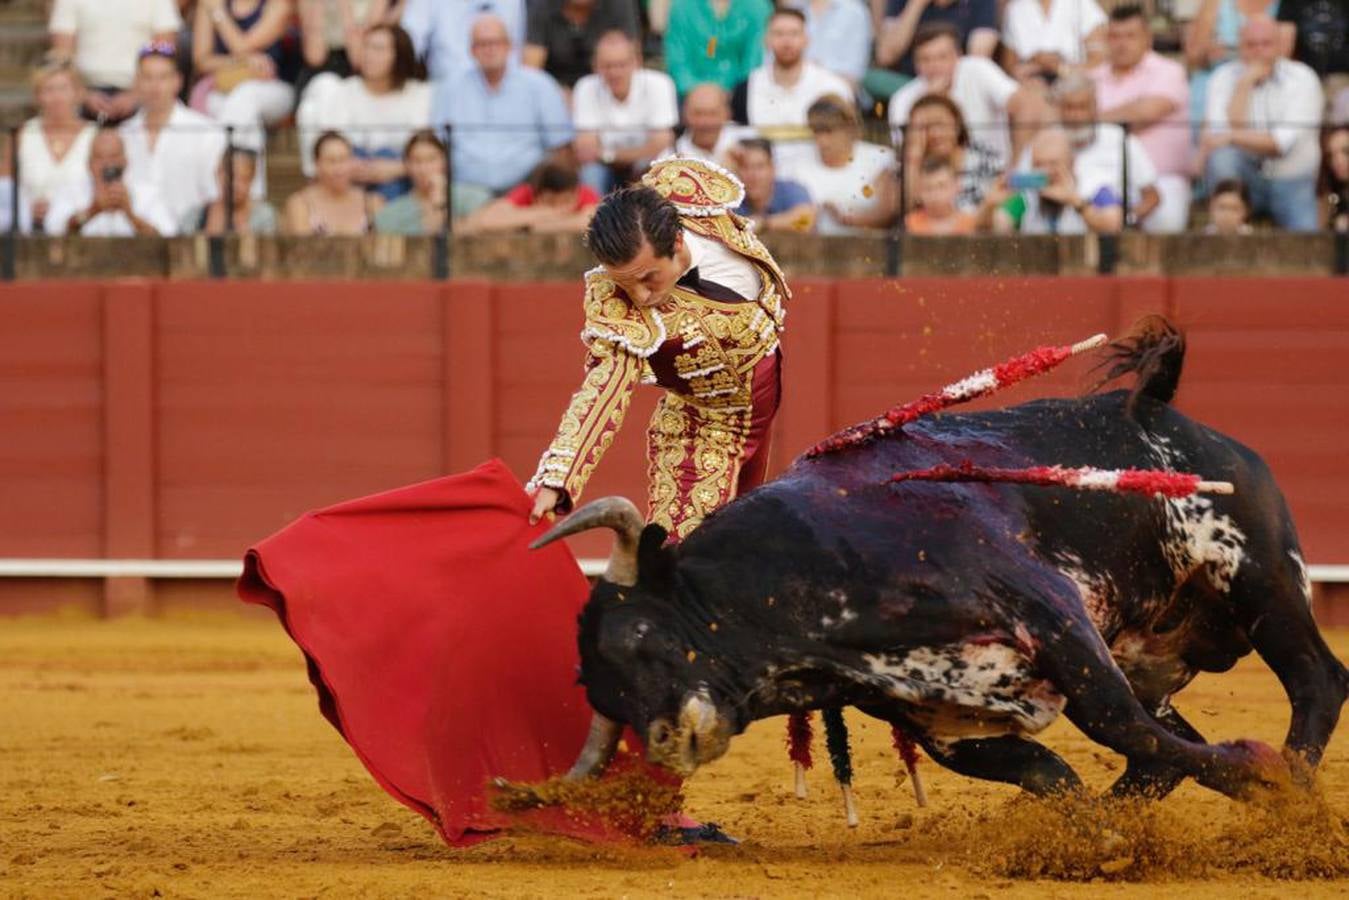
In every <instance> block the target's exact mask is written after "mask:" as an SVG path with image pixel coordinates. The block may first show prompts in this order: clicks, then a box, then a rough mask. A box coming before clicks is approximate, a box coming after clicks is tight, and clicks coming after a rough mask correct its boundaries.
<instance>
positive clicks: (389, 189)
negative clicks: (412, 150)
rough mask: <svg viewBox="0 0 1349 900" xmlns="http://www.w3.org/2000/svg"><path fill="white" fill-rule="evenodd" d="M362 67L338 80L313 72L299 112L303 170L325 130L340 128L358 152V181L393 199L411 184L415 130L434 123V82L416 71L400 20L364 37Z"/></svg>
mask: <svg viewBox="0 0 1349 900" xmlns="http://www.w3.org/2000/svg"><path fill="white" fill-rule="evenodd" d="M361 60H362V66H361V73H360V74H359V75H352V76H351V77H349V78H345V79H341V80H339V79H338V78H337V76H336V75H332V74H329V73H323V74H320V75H317V76H315V77H314V79H313V80H312V81H311V82H310V83H309V89H308V90H307V91H305V95H304V98H303V99H302V100H301V101H300V106H299V109H297V110H296V112H295V121H296V124H297V125H298V126H299V129H300V152H301V159H302V160H303V161H304V162H305V163H306V165H305V167H304V173H305V175H307V176H310V177H312V176H313V174H314V168H313V166H312V164H309V160H311V159H312V158H313V156H312V154H311V152H310V150H311V148H312V147H313V143H314V139H315V138H316V137H317V136H318V134H319V133H320V132H323V131H340V132H342V134H344V135H345V136H346V138H347V140H348V141H350V142H351V146H352V150H353V152H354V153H355V154H356V159H357V162H356V175H355V178H356V183H357V184H361V185H364V186H365V188H366V190H370V191H375V192H377V193H379V194H380V195H381V196H382V197H384V199H386V200H392V199H393V198H395V197H397V196H399V195H400V194H403V193H406V192H407V190H408V188H409V187H410V186H411V185H410V184H409V182H408V180H407V171H406V169H405V168H404V166H403V149H404V147H405V146H406V144H407V141H408V137H409V136H410V135H411V134H412V132H414V131H416V130H418V129H420V128H426V127H427V126H428V125H429V124H430V123H431V87H430V85H428V84H427V83H426V82H424V81H418V80H416V78H415V77H414V76H415V75H416V74H417V56H416V54H415V52H414V51H413V49H412V39H411V38H409V37H408V34H407V32H406V31H404V30H403V29H402V28H400V27H399V26H397V25H376V26H374V27H373V28H371V29H370V30H368V31H367V32H366V33H365V36H364V37H363V38H362V39H361Z"/></svg>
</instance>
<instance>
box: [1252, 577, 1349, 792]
mask: <svg viewBox="0 0 1349 900" xmlns="http://www.w3.org/2000/svg"><path fill="white" fill-rule="evenodd" d="M1285 556H1286V557H1287V559H1286V562H1287V566H1286V567H1285V568H1284V570H1283V571H1281V572H1278V573H1275V575H1274V577H1272V578H1265V577H1262V574H1261V573H1260V572H1258V571H1247V572H1242V573H1239V574H1238V577H1237V579H1236V581H1235V582H1234V584H1233V586H1232V599H1233V601H1234V604H1235V606H1236V607H1237V609H1239V610H1241V611H1242V613H1243V614H1244V618H1245V619H1246V623H1245V624H1246V635H1247V637H1248V638H1249V639H1250V642H1251V646H1253V647H1255V650H1256V652H1257V653H1259V654H1260V657H1261V658H1262V659H1263V660H1264V661H1265V663H1266V664H1267V665H1268V666H1269V667H1270V669H1271V670H1272V671H1273V672H1274V674H1275V675H1276V676H1278V679H1279V681H1280V683H1282V684H1283V689H1284V691H1286V692H1287V694H1288V702H1289V703H1290V704H1291V705H1292V708H1293V714H1292V718H1291V719H1290V720H1289V723H1288V736H1287V737H1286V738H1285V739H1284V748H1285V750H1288V751H1292V752H1294V753H1296V754H1298V755H1299V756H1300V757H1301V758H1302V759H1303V760H1305V761H1306V763H1307V764H1308V765H1310V766H1312V767H1315V766H1316V765H1317V764H1318V763H1320V761H1321V754H1322V753H1324V752H1325V749H1326V744H1327V743H1329V741H1330V736H1331V734H1332V733H1333V732H1334V731H1335V725H1336V723H1338V722H1339V718H1340V707H1341V706H1343V705H1344V701H1345V698H1346V696H1349V673H1346V672H1345V668H1344V666H1343V665H1341V663H1340V661H1339V660H1337V659H1336V658H1335V655H1334V654H1333V653H1331V652H1330V648H1329V647H1327V646H1326V642H1325V639H1324V638H1322V637H1321V632H1320V631H1319V630H1318V629H1317V627H1316V621H1315V620H1314V619H1313V618H1312V612H1311V606H1310V598H1309V597H1307V596H1305V588H1304V587H1303V583H1302V573H1301V571H1300V570H1297V569H1296V567H1294V566H1293V564H1292V563H1293V560H1292V557H1291V556H1287V554H1285Z"/></svg>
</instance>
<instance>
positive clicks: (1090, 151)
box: [1053, 72, 1190, 231]
mask: <svg viewBox="0 0 1349 900" xmlns="http://www.w3.org/2000/svg"><path fill="white" fill-rule="evenodd" d="M1053 96H1054V99H1055V101H1056V108H1057V110H1058V116H1059V122H1060V124H1061V125H1062V126H1063V129H1064V131H1065V132H1066V133H1067V135H1068V140H1069V142H1070V143H1071V144H1072V145H1073V159H1074V161H1075V162H1074V167H1075V170H1076V171H1077V173H1078V174H1079V176H1080V177H1081V179H1082V181H1083V182H1084V183H1085V184H1088V185H1091V186H1093V187H1095V186H1097V185H1106V186H1108V187H1109V188H1110V190H1111V191H1113V192H1114V193H1115V194H1116V195H1118V196H1120V197H1121V198H1122V197H1123V196H1124V181H1125V174H1124V167H1125V160H1126V158H1127V160H1128V167H1129V169H1128V182H1129V194H1128V199H1129V215H1130V218H1131V222H1130V224H1132V223H1133V222H1137V223H1139V224H1142V225H1147V224H1148V222H1149V221H1150V220H1151V218H1152V216H1153V215H1154V214H1155V213H1156V212H1157V209H1158V207H1159V206H1160V205H1161V192H1160V191H1158V189H1157V170H1156V168H1154V167H1153V165H1152V160H1151V159H1149V158H1148V154H1147V151H1146V150H1144V149H1143V144H1142V143H1141V142H1140V141H1139V140H1138V138H1136V137H1134V136H1133V135H1126V134H1125V131H1124V129H1123V128H1121V127H1120V126H1118V125H1114V124H1111V123H1109V122H1101V121H1099V118H1100V117H1099V116H1098V115H1097V109H1096V85H1095V83H1094V82H1092V80H1091V79H1090V78H1088V77H1087V76H1086V75H1085V74H1083V73H1081V72H1072V73H1071V74H1068V75H1065V76H1063V77H1062V78H1060V79H1059V80H1058V81H1057V82H1055V83H1054V94H1053ZM1180 205H1181V206H1182V207H1183V208H1182V209H1181V210H1177V211H1175V212H1174V213H1173V215H1174V219H1173V221H1171V222H1168V223H1166V224H1167V225H1168V226H1172V225H1173V226H1174V228H1168V229H1167V230H1173V231H1181V230H1183V229H1184V228H1185V225H1186V223H1187V221H1188V219H1189V215H1190V210H1189V194H1188V191H1187V192H1186V197H1185V199H1184V200H1183V201H1182V202H1181V204H1180ZM1157 230H1160V229H1157Z"/></svg>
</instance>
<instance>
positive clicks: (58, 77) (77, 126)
mask: <svg viewBox="0 0 1349 900" xmlns="http://www.w3.org/2000/svg"><path fill="white" fill-rule="evenodd" d="M33 93H34V96H35V97H36V99H37V110H38V113H37V115H36V116H35V117H34V118H32V119H29V120H28V121H27V122H25V123H24V125H23V128H22V129H20V131H19V149H18V158H19V180H20V182H21V190H20V194H21V195H22V196H23V197H24V199H26V200H27V201H28V202H29V203H31V204H32V209H31V211H30V214H31V217H32V220H33V222H34V223H35V224H36V225H37V226H38V227H39V228H40V227H41V226H42V224H43V222H44V220H45V219H46V216H47V206H48V204H49V203H50V202H51V198H52V196H53V195H55V194H56V193H57V192H58V191H60V189H61V188H62V187H65V186H66V185H69V184H75V183H82V182H83V181H84V180H85V179H86V178H87V177H88V171H89V145H90V144H92V143H93V140H94V134H95V133H96V132H97V131H98V129H97V128H95V127H94V126H93V125H90V124H89V123H88V122H84V121H82V120H81V119H80V101H81V98H82V97H83V94H84V86H83V84H82V83H81V82H80V76H79V74H78V73H76V71H75V68H74V67H73V66H72V65H71V64H70V63H69V62H67V61H64V60H62V61H58V62H54V63H48V64H47V65H45V66H43V67H42V68H40V69H38V70H37V72H36V73H35V74H34V75H33Z"/></svg>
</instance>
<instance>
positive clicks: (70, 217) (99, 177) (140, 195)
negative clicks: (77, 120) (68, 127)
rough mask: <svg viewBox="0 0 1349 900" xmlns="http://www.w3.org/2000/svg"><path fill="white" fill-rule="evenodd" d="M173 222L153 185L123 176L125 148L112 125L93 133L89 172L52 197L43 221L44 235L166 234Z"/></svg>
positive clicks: (174, 229)
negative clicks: (44, 225)
mask: <svg viewBox="0 0 1349 900" xmlns="http://www.w3.org/2000/svg"><path fill="white" fill-rule="evenodd" d="M175 226H176V223H175V222H174V221H173V216H172V215H171V214H170V213H169V210H168V207H166V206H165V205H164V203H163V201H162V200H161V199H160V197H159V192H158V191H157V190H156V189H155V186H154V185H153V184H149V183H147V182H132V181H130V180H128V179H127V177H126V148H125V147H124V146H123V144H122V137H121V135H119V134H118V133H117V132H116V130H114V129H112V128H102V129H100V130H99V132H98V134H96V135H94V140H93V143H92V145H91V146H90V148H89V173H88V177H86V178H85V179H83V180H82V181H77V182H74V183H73V184H68V185H66V186H65V187H63V188H62V189H61V190H60V191H59V192H57V193H56V195H55V196H53V197H52V201H51V207H50V208H49V209H48V210H47V220H46V231H47V233H48V234H78V235H81V236H83V237H134V236H137V235H140V236H152V235H162V236H164V237H170V236H172V235H173V234H174V233H175V231H176V230H177V229H176V227H175Z"/></svg>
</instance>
